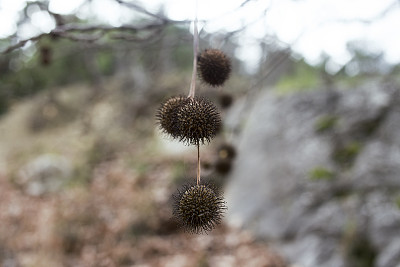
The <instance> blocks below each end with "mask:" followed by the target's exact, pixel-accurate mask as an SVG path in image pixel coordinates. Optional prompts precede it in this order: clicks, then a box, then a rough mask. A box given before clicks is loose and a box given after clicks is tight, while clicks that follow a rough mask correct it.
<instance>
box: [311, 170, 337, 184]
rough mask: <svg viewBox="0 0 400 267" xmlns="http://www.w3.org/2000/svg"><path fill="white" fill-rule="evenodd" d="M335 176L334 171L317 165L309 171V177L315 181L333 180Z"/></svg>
mask: <svg viewBox="0 0 400 267" xmlns="http://www.w3.org/2000/svg"><path fill="white" fill-rule="evenodd" d="M334 177H335V175H334V173H333V172H332V171H331V170H329V169H327V168H324V167H315V168H314V169H312V170H311V171H310V172H309V178H310V180H313V181H319V180H332V179H333V178H334Z"/></svg>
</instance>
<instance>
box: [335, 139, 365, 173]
mask: <svg viewBox="0 0 400 267" xmlns="http://www.w3.org/2000/svg"><path fill="white" fill-rule="evenodd" d="M361 149H362V144H361V143H360V142H357V141H353V142H351V143H348V144H346V145H344V146H341V147H338V148H337V149H336V150H335V151H334V152H333V160H334V161H335V162H336V163H338V164H339V165H340V166H342V167H351V166H352V165H353V163H354V160H355V159H356V157H357V156H358V154H359V153H360V152H361Z"/></svg>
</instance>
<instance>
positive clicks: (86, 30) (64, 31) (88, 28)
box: [0, 20, 188, 54]
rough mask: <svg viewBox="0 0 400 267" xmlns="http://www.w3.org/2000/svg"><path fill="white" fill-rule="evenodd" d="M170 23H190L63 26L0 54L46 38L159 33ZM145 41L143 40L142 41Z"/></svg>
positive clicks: (89, 39) (89, 38) (91, 38)
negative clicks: (115, 33) (118, 33)
mask: <svg viewBox="0 0 400 267" xmlns="http://www.w3.org/2000/svg"><path fill="white" fill-rule="evenodd" d="M170 23H174V24H180V23H182V24H185V23H188V21H169V20H163V21H162V22H156V23H149V24H144V25H139V26H133V25H123V26H120V27H112V26H104V25H76V24H68V25H62V26H60V27H57V28H55V29H54V30H52V31H51V32H49V33H41V34H38V35H36V36H33V37H30V38H27V39H24V40H20V41H18V42H17V43H16V44H13V45H10V46H8V47H7V48H5V49H4V50H3V51H1V52H0V54H7V53H10V52H12V51H14V50H16V49H19V48H22V47H23V46H25V45H26V44H27V43H29V42H36V41H39V40H40V39H42V38H44V37H46V36H57V37H61V38H65V39H69V40H72V41H81V42H94V41H97V40H99V39H101V38H102V37H104V35H106V34H108V33H113V32H124V33H127V32H130V33H138V32H142V31H157V30H160V29H163V28H164V27H166V26H167V25H169V24H170ZM113 37H115V38H116V39H122V38H124V39H125V40H129V38H128V37H127V36H126V35H125V37H121V36H118V35H114V36H110V38H113ZM132 40H133V41H139V40H140V39H138V38H137V39H133V38H132ZM142 40H143V39H142Z"/></svg>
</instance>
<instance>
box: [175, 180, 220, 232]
mask: <svg viewBox="0 0 400 267" xmlns="http://www.w3.org/2000/svg"><path fill="white" fill-rule="evenodd" d="M173 198H174V207H173V215H174V217H175V218H176V219H177V220H178V222H179V223H180V224H181V226H182V227H183V228H184V230H185V231H188V232H191V233H195V234H201V233H203V232H207V231H211V230H212V229H214V228H215V226H216V225H218V224H220V222H221V219H222V216H223V213H224V212H225V210H226V209H227V207H226V203H225V201H224V199H223V197H222V196H221V195H220V194H219V191H218V190H217V189H216V188H215V187H214V186H213V185H211V184H200V185H192V184H186V185H184V186H183V189H182V191H179V190H178V193H177V194H176V195H173Z"/></svg>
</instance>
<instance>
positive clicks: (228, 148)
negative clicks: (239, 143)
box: [217, 143, 236, 160]
mask: <svg viewBox="0 0 400 267" xmlns="http://www.w3.org/2000/svg"><path fill="white" fill-rule="evenodd" d="M217 151H218V157H219V158H220V159H227V160H232V159H234V158H235V157H236V149H235V147H234V146H233V145H231V144H228V143H224V144H221V145H220V146H219V147H218V149H217Z"/></svg>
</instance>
